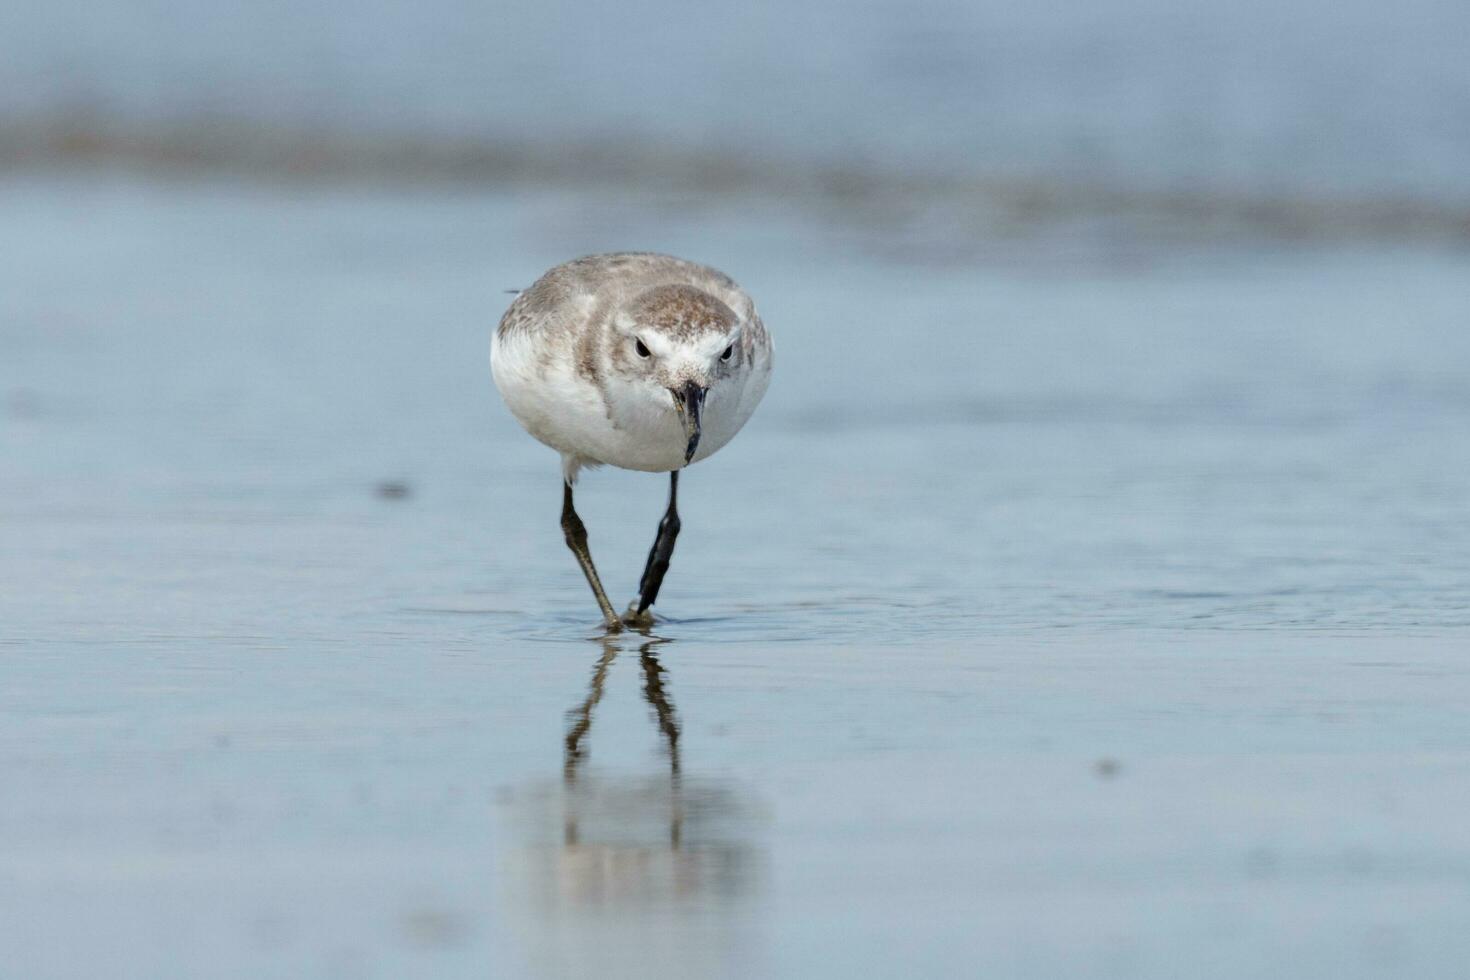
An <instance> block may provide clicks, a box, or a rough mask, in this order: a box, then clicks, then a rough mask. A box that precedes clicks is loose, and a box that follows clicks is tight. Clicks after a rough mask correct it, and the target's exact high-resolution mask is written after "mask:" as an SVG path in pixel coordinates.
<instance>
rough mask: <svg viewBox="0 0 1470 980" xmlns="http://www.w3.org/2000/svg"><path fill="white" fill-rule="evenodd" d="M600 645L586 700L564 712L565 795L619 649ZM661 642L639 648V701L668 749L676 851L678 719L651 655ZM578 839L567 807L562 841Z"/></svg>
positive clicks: (610, 641)
mask: <svg viewBox="0 0 1470 980" xmlns="http://www.w3.org/2000/svg"><path fill="white" fill-rule="evenodd" d="M601 642H602V648H603V649H602V656H601V657H599V658H598V660H597V664H596V665H595V666H594V667H593V668H592V682H591V685H590V687H589V689H588V691H587V697H586V698H585V699H584V700H583V701H582V703H581V704H579V705H577V706H576V707H575V708H573V709H571V710H570V711H568V712H567V720H568V727H567V735H566V741H565V753H564V755H563V761H562V780H563V782H564V783H565V784H566V787H567V789H568V791H569V792H570V791H572V790H574V789H575V786H576V782H577V776H578V772H579V769H580V767H581V765H582V762H583V760H584V759H585V758H586V757H587V747H586V745H585V742H586V741H587V739H588V733H589V732H590V731H591V730H592V712H593V709H594V708H596V707H597V703H598V702H599V701H601V700H602V694H603V690H604V689H605V688H606V686H607V674H608V670H609V669H610V668H611V667H612V664H613V661H614V660H616V659H617V656H618V653H619V652H620V649H621V648H620V647H619V645H618V642H617V640H616V639H614V638H613V637H610V636H609V637H603V639H602V641H601ZM665 642H667V641H666V640H662V639H659V638H657V637H649V638H648V639H647V640H645V642H644V643H642V644H640V645H639V647H638V654H639V663H640V666H641V667H642V670H643V699H644V700H645V701H647V702H648V703H649V705H650V706H651V707H652V708H653V713H654V718H655V720H656V721H657V723H658V728H659V732H660V733H661V734H662V735H663V737H664V740H665V742H666V743H667V746H668V754H669V782H670V788H671V792H670V805H671V813H670V818H669V841H670V844H671V845H672V846H673V847H675V848H677V847H678V846H679V842H680V840H681V838H682V836H683V826H684V806H683V801H682V800H681V799H680V793H679V776H680V763H679V717H678V714H677V713H676V712H675V710H674V702H673V699H672V698H671V697H670V695H669V691H668V688H667V686H666V677H667V673H668V672H667V671H666V670H664V668H663V666H662V665H661V664H660V663H659V662H658V656H657V654H655V653H654V648H655V647H657V646H659V645H660V644H662V643H665ZM578 839H579V834H578V823H577V817H576V813H575V808H572V807H568V809H567V814H566V820H565V824H564V827H563V840H564V841H565V843H566V844H568V845H574V844H576V843H577V842H578Z"/></svg>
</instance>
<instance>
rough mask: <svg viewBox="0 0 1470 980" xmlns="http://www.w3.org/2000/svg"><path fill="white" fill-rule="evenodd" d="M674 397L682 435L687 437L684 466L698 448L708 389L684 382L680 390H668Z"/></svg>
mask: <svg viewBox="0 0 1470 980" xmlns="http://www.w3.org/2000/svg"><path fill="white" fill-rule="evenodd" d="M669 391H670V392H671V393H672V394H673V396H674V408H675V410H676V411H678V413H679V421H680V422H682V423H684V434H685V435H686V436H688V437H689V445H687V446H685V447H684V464H685V465H686V466H687V465H688V464H689V461H690V460H691V459H693V458H694V451H695V450H696V449H698V448H699V432H700V422H701V420H702V419H703V417H704V396H705V395H707V394H709V389H708V388H701V387H700V386H699V385H697V384H695V383H694V382H693V381H686V382H684V387H682V388H670V389H669Z"/></svg>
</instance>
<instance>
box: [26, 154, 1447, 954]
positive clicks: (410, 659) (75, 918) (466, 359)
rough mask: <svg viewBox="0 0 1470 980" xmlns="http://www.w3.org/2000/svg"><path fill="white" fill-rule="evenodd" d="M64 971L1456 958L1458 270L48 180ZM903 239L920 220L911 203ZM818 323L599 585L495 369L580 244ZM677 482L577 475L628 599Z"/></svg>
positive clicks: (1347, 255)
mask: <svg viewBox="0 0 1470 980" xmlns="http://www.w3.org/2000/svg"><path fill="white" fill-rule="evenodd" d="M0 213H4V214H5V215H6V219H7V220H6V221H5V222H4V223H3V224H0V255H3V257H4V266H5V270H6V271H5V273H4V275H5V280H4V281H5V289H4V291H3V292H4V300H3V303H4V306H3V308H0V309H3V313H0V351H3V359H0V398H3V413H4V414H3V425H0V624H3V625H0V655H3V657H4V661H5V664H6V677H7V683H6V684H5V685H4V689H3V691H0V774H3V782H4V785H5V786H6V787H7V789H6V792H5V793H4V794H3V797H0V800H3V802H0V842H3V843H0V882H3V887H0V946H3V947H4V948H5V949H6V950H7V951H8V953H7V959H8V961H9V962H10V963H11V964H12V966H13V967H14V968H16V969H18V970H20V972H22V973H23V974H24V975H26V976H48V975H53V976H54V975H87V974H95V973H96V972H98V971H99V970H105V971H106V972H107V973H108V974H109V975H111V976H118V977H127V976H136V977H157V976H170V975H171V976H186V975H218V976H233V975H238V976H242V977H243V976H260V975H271V974H284V973H291V974H296V975H322V976H401V975H405V974H411V973H432V974H433V975H437V976H471V975H478V976H484V975H487V974H488V975H491V976H538V975H540V976H567V975H586V974H587V973H590V972H592V970H594V969H595V970H597V971H598V974H599V975H604V976H632V975H640V976H646V975H650V974H652V975H686V976H732V977H733V976H793V977H795V976H800V977H820V976H851V975H854V974H856V973H871V974H873V975H923V976H947V975H956V976H973V975H977V974H979V973H986V974H991V975H1000V976H1036V977H1044V976H1057V975H1068V976H1159V977H1163V976H1177V975H1180V974H1181V973H1189V974H1190V975H1206V976H1239V975H1261V974H1265V973H1271V972H1277V971H1279V970H1280V969H1281V968H1282V964H1289V965H1290V972H1291V973H1292V975H1293V976H1298V977H1344V976H1402V975H1414V976H1451V975H1456V974H1457V973H1458V972H1459V970H1460V966H1461V964H1463V962H1464V961H1465V958H1466V955H1467V954H1470V948H1467V946H1470V942H1467V940H1466V938H1465V936H1466V933H1465V931H1464V930H1463V929H1462V928H1460V923H1462V922H1463V920H1464V916H1465V913H1466V912H1467V907H1466V900H1465V895H1466V886H1467V884H1470V834H1467V832H1466V830H1465V822H1464V820H1463V819H1462V815H1463V813H1464V812H1465V808H1466V804H1467V803H1470V799H1467V795H1466V786H1467V778H1470V721H1467V717H1470V716H1467V715H1466V714H1465V712H1464V711H1463V705H1464V703H1465V699H1466V696H1467V695H1470V682H1467V673H1466V669H1465V665H1464V657H1463V650H1464V648H1465V639H1466V626H1467V625H1470V600H1467V598H1466V596H1467V587H1470V558H1467V557H1466V556H1467V555H1470V518H1467V514H1466V510H1465V506H1464V504H1465V500H1466V499H1467V491H1470V462H1467V456H1466V454H1465V453H1464V452H1463V451H1462V450H1463V447H1464V444H1465V432H1466V423H1467V421H1470V387H1467V382H1466V378H1467V377H1470V339H1467V337H1470V335H1467V333H1466V332H1465V330H1464V316H1465V312H1464V311H1465V308H1466V307H1465V299H1466V290H1465V283H1466V282H1467V281H1470V276H1467V273H1470V269H1467V261H1466V258H1465V256H1464V255H1463V254H1462V253H1458V252H1454V251H1442V250H1429V249H1411V248H1395V247H1389V246H1369V245H1361V246H1357V247H1353V248H1336V249H1321V248H1319V249H1292V248H1287V247H1284V246H1282V245H1281V244H1280V243H1269V242H1268V243H1257V244H1256V245H1253V246H1251V247H1240V246H1235V247H1231V248H1228V249H1226V248H1222V247H1220V246H1217V245H1210V244H1208V243H1201V244H1197V245H1195V246H1193V247H1189V248H1169V249H1159V248H1156V247H1136V246H1133V245H1128V246H1126V247H1119V248H1116V249H1113V248H1109V247H1107V245H1106V243H1105V242H1102V241H1094V242H1092V244H1091V245H1090V246H1089V247H1088V248H1086V249H1084V250H1081V251H1067V250H1063V251H1061V252H1053V251H1049V250H1048V249H1047V243H1046V242H1044V241H1043V242H1032V243H1029V244H1027V245H1026V246H1025V247H1019V248H1011V249H998V250H996V252H994V253H991V254H988V255H979V256H976V255H973V254H966V255H964V256H963V257H961V258H955V259H953V260H951V261H927V260H924V261H921V260H920V259H922V258H923V255H922V254H920V255H918V256H917V257H916V256H915V254H914V253H911V252H910V253H905V254H906V256H907V257H906V258H905V257H901V256H899V255H895V254H893V253H890V252H885V251H884V250H882V249H878V248H873V247H871V246H870V241H871V239H870V238H865V237H864V236H863V235H862V234H854V233H853V229H854V228H861V227H863V226H862V225H861V224H852V223H849V224H832V223H827V222H822V221H813V220H810V218H809V217H803V216H801V215H799V214H793V213H792V212H791V210H790V209H789V208H787V207H785V206H784V205H783V204H782V203H781V202H779V201H774V200H772V201H765V200H763V199H755V200H750V199H739V200H722V199H715V200H712V201H705V202H688V201H686V202H681V203H680V204H679V206H670V205H669V202H668V201H667V199H658V200H653V199H642V198H638V197H636V196H623V197H620V196H618V195H609V194H603V193H593V192H575V191H567V190H560V191H553V190H547V191H540V192H535V193H531V192H519V193H514V194H512V193H497V192H493V191H471V190H462V191H453V190H445V189H421V190H417V191H412V190H402V189H398V190H393V189H387V188H375V187H367V186H360V187H349V188H338V189H327V188H321V187H306V186H302V187H281V186H264V185H253V184H240V183H233V182H229V181H223V180H220V181H200V182H195V183H184V184H179V183H159V182H153V181H148V180H136V179H96V178H93V179H56V178H39V177H31V178H19V177H12V178H10V179H8V180H7V181H6V182H4V183H3V184H0ZM874 237H877V236H876V234H875V236H874ZM630 246H631V247H648V248H657V249H666V250H670V251H675V252H680V253H687V254H690V255H692V256H694V257H697V258H700V259H703V260H705V261H709V262H711V263H713V264H716V265H719V266H721V267H722V268H724V269H726V270H727V271H729V272H730V273H731V274H733V275H735V276H736V277H737V278H738V279H739V280H741V281H742V282H743V283H744V284H745V285H746V286H747V287H749V288H750V290H751V291H752V292H753V293H754V295H755V297H756V299H757V302H758V303H759V304H760V306H761V309H762V312H763V314H764V316H765V319H766V321H767V323H768V325H769V326H770V327H771V329H772V331H773V334H774V336H775V340H776V344H777V358H778V360H777V372H776V376H775V382H774V384H773V386H772V389H771V392H770V395H769V396H768V399H767V401H766V403H765V404H764V405H763V406H762V408H761V410H760V412H759V413H758V414H757V415H756V417H755V419H754V420H753V421H752V423H751V424H750V425H749V427H748V428H747V430H746V431H745V432H744V433H742V434H741V436H740V437H739V438H738V439H737V440H736V441H735V442H734V443H732V444H731V446H729V447H728V448H727V449H726V450H724V451H722V453H721V454H720V455H718V456H717V457H715V458H713V459H711V460H709V461H707V462H705V463H702V464H700V465H699V466H697V467H695V468H693V469H691V470H690V472H689V473H688V475H687V477H686V479H685V480H684V481H682V483H681V490H682V491H683V492H682V493H681V510H682V512H683V517H684V532H683V534H682V536H681V540H680V543H679V549H678V552H677V554H676V557H675V560H674V565H673V569H672V571H671V573H670V577H669V579H668V581H667V583H666V585H665V588H664V591H663V593H662V595H661V599H660V604H659V608H660V610H661V611H662V612H663V613H664V614H665V616H666V617H667V618H666V619H665V620H664V621H663V622H661V623H660V624H659V625H658V626H657V627H656V629H655V630H654V631H653V635H652V636H649V637H644V636H639V635H636V634H633V635H628V636H624V637H619V638H616V639H614V640H612V641H605V640H602V639H600V638H599V637H598V635H597V634H598V631H597V629H596V621H597V618H596V610H595V606H593V604H592V602H591V600H590V598H589V597H588V596H587V595H586V590H585V585H584V584H583V582H582V581H581V578H580V575H579V574H578V572H577V570H576V567H575V564H574V563H573V561H572V559H571V557H570V555H569V554H568V553H567V552H566V550H565V548H564V546H563V545H562V543H561V540H560V532H559V529H558V527H557V513H558V510H559V507H560V500H559V488H558V485H557V481H558V477H557V464H556V458H555V456H554V454H552V453H551V452H550V451H549V450H546V449H545V448H544V447H541V446H539V445H537V444H536V443H534V441H532V440H531V439H530V438H529V437H527V436H525V435H524V433H522V432H520V430H519V429H518V428H517V427H516V426H515V424H514V422H513V420H512V419H511V418H510V416H509V414H508V413H507V412H506V411H505V410H504V409H503V407H502V406H501V405H500V404H499V402H498V399H497V398H496V396H495V393H494V391H493V388H492V387H491V385H490V381H489V372H488V365H487V358H488V338H489V331H490V329H491V327H492V326H493V324H494V323H495V321H496V320H497V319H498V317H499V314H500V312H501V310H502V308H503V307H504V305H505V304H506V303H507V302H508V296H506V295H505V293H504V292H503V291H504V290H505V289H510V288H515V287H520V286H524V285H526V284H527V283H528V282H530V281H531V280H532V279H533V278H534V277H535V276H536V275H538V274H539V273H540V272H541V271H542V270H543V269H544V268H545V267H547V266H549V265H551V264H552V263H553V262H556V261H559V260H561V259H564V258H566V257H568V256H570V255H573V254H578V253H582V252H587V251H594V250H597V249H602V248H612V247H620V248H626V247H630ZM663 494H664V482H663V481H662V480H661V479H659V478H655V477H651V476H648V475H640V474H630V473H620V472H616V471H607V470H603V471H597V472H594V473H590V474H588V475H587V476H586V477H585V478H584V481H583V484H582V486H581V489H580V490H579V497H578V500H579V508H580V509H581V511H582V514H583V516H584V518H585V519H586V522H587V524H588V526H589V528H590V529H591V533H592V547H593V551H594V554H595V555H596V557H597V560H598V561H599V563H600V566H601V568H602V571H603V576H604V580H605V581H607V582H608V584H609V587H610V589H611V591H612V592H613V593H614V597H615V598H616V597H617V596H623V597H629V596H631V593H632V589H633V587H634V585H635V583H636V578H637V574H638V572H639V571H641V568H642V563H643V557H644V554H645V552H646V548H647V546H648V544H649V542H650V541H651V539H652V536H653V532H654V529H655V526H656V523H657V520H658V517H659V515H660V513H661V510H662V506H663Z"/></svg>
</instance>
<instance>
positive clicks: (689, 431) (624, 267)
mask: <svg viewBox="0 0 1470 980" xmlns="http://www.w3.org/2000/svg"><path fill="white" fill-rule="evenodd" d="M490 365H491V371H492V373H493V374H494V376H495V386H496V387H497V388H499V389H500V394H501V397H502V398H504V399H505V403H506V405H508V406H509V407H510V410H511V413H512V414H513V415H515V417H516V419H517V420H518V421H519V422H520V423H521V425H522V426H523V427H524V428H525V430H526V431H527V432H529V433H530V434H531V435H533V436H535V437H536V438H537V439H539V440H540V441H541V442H543V443H545V444H546V445H548V446H550V447H551V448H552V449H555V450H556V451H557V452H559V453H561V461H562V466H561V469H562V511H561V527H562V532H563V534H564V535H565V536H566V542H567V547H569V548H571V549H572V553H573V554H574V555H576V557H577V563H578V564H579V565H581V566H582V573H583V574H584V575H586V576H587V584H588V585H590V586H591V587H592V593H593V595H595V596H596V597H597V604H598V606H599V607H600V608H601V610H602V616H603V620H604V621H605V623H606V624H607V627H608V629H609V630H616V629H619V628H621V627H622V626H623V625H624V624H627V625H637V626H646V625H648V624H649V623H650V622H651V621H652V614H651V613H649V611H648V610H649V607H651V606H652V605H653V603H654V600H655V599H657V598H658V590H659V586H660V585H662V584H663V579H664V574H665V573H666V572H667V571H668V568H669V560H670V558H671V557H672V556H673V553H674V539H675V538H676V537H677V536H678V534H679V511H678V493H679V471H680V470H681V469H683V468H684V467H685V466H688V465H689V464H690V463H694V462H698V461H699V460H701V459H704V458H705V457H707V456H709V455H711V454H713V453H714V452H715V451H716V450H718V449H719V448H720V447H721V446H723V445H725V443H727V442H729V441H730V440H731V439H732V438H734V436H735V433H737V432H739V431H740V427H741V426H743V425H744V424H745V421H746V419H748V418H750V416H751V413H753V412H754V411H755V407H756V405H757V404H758V403H759V402H760V400H761V396H762V395H764V394H765V391H766V386H767V385H768V384H769V383H770V379H771V340H770V337H769V336H768V335H767V333H766V328H765V326H764V325H763V324H762V323H761V319H760V317H759V316H758V315H757V314H756V311H755V304H754V303H753V302H752V301H751V299H750V297H749V296H748V295H746V293H745V291H744V290H742V289H741V288H740V287H739V286H737V285H736V284H735V282H734V281H733V280H731V279H730V277H729V276H726V275H725V274H724V273H721V272H717V271H716V270H714V269H711V268H709V267H708V266H703V265H698V264H697V263H694V262H688V261H685V260H684V259H677V258H674V257H673V256H670V255H657V254H653V253H646V252H618V253H613V254H608V255H590V256H587V257H585V258H580V259H574V260H573V261H571V262H567V263H564V264H562V265H559V266H557V267H556V268H554V269H552V270H550V271H549V272H547V273H546V274H545V275H543V276H542V277H541V278H540V279H538V280H537V281H536V283H535V285H533V286H532V287H531V288H530V289H527V290H525V291H524V292H522V293H520V294H519V295H518V296H517V297H516V299H515V301H514V302H513V303H511V306H510V309H509V310H507V311H506V313H505V316H504V317H503V318H501V321H500V326H499V327H498V328H497V329H496V331H495V336H494V339H493V340H492V342H491V348H490ZM604 463H606V464H610V465H612V466H621V467H622V468H624V469H629V470H644V471H647V472H652V473H668V474H669V506H668V510H667V511H666V512H665V513H664V517H663V520H662V521H661V522H660V523H659V526H658V536H657V537H656V538H655V539H654V542H653V548H652V549H651V550H650V551H649V553H648V563H647V564H646V565H645V566H644V569H643V578H642V581H641V582H640V583H639V586H638V597H637V598H636V599H634V600H633V602H632V603H631V604H630V605H629V606H628V610H627V612H625V613H624V614H623V615H622V616H619V615H618V614H617V612H616V611H614V609H613V606H612V603H610V602H609V601H608V598H607V593H606V592H605V591H604V590H603V588H602V582H601V580H600V579H599V578H598V576H597V569H596V567H595V566H594V565H593V564H592V554H591V552H590V551H588V549H587V529H586V527H585V526H584V525H583V524H582V520H581V518H579V517H578V516H577V511H576V509H575V508H574V507H573V506H572V486H573V484H575V483H576V481H577V474H578V472H579V471H580V470H581V469H582V468H583V467H592V466H599V465H601V464H604Z"/></svg>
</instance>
